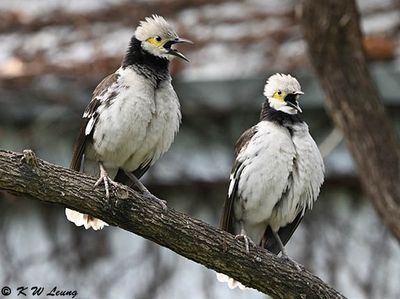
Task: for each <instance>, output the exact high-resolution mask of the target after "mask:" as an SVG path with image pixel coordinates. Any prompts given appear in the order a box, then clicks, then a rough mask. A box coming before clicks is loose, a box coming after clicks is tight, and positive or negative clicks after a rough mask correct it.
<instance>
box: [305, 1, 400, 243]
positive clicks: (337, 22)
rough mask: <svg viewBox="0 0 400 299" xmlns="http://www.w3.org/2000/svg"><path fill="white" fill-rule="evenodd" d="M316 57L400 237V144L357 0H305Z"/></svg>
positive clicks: (375, 199) (363, 174)
mask: <svg viewBox="0 0 400 299" xmlns="http://www.w3.org/2000/svg"><path fill="white" fill-rule="evenodd" d="M301 11H302V16H301V19H302V24H303V29H304V36H305V39H306V40H307V43H308V50H309V54H310V59H311V61H312V64H313V66H314V68H315V70H316V73H317V75H318V77H319V80H320V83H321V85H322V88H323V90H324V92H325V95H326V103H327V106H328V109H329V112H330V114H331V116H332V118H333V121H334V122H335V125H336V126H337V127H338V128H340V129H341V130H342V131H343V134H344V136H345V139H346V141H347V144H348V146H349V148H350V150H351V152H352V155H353V157H354V159H355V161H356V163H357V166H358V172H359V176H360V179H361V183H362V185H363V188H364V190H365V191H366V193H367V195H368V196H369V198H370V199H371V200H372V203H373V205H374V206H375V208H376V210H377V212H378V214H379V215H380V217H381V219H382V221H383V222H384V223H385V225H386V226H387V227H388V228H389V229H390V231H391V232H392V233H393V235H394V236H395V237H396V238H397V239H398V240H400V184H399V182H400V145H399V141H398V136H397V135H396V131H395V128H394V126H393V124H392V123H391V122H390V120H389V118H388V115H387V114H386V113H385V109H384V106H383V103H382V101H381V99H380V96H379V94H378V92H377V89H376V87H375V85H374V82H373V81H372V79H371V76H370V74H369V71H368V65H367V61H366V57H365V53H364V49H363V45H362V34H361V30H360V25H359V14H358V11H357V7H356V4H355V1H354V0H321V1H313V0H303V2H302V10H301Z"/></svg>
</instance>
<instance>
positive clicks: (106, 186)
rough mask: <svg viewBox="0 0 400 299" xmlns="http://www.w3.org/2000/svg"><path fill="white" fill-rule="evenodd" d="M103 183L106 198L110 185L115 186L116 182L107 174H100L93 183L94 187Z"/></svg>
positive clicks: (108, 195) (108, 196)
mask: <svg viewBox="0 0 400 299" xmlns="http://www.w3.org/2000/svg"><path fill="white" fill-rule="evenodd" d="M102 183H103V184H104V189H105V190H106V198H107V199H109V198H110V186H117V183H116V182H114V181H113V180H112V179H111V178H110V177H109V176H107V175H102V176H100V178H99V179H98V180H97V181H96V183H95V184H94V188H95V187H97V186H99V185H100V184H102Z"/></svg>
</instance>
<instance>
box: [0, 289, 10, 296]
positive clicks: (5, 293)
mask: <svg viewBox="0 0 400 299" xmlns="http://www.w3.org/2000/svg"><path fill="white" fill-rule="evenodd" d="M1 294H2V295H3V296H9V295H11V289H10V288H9V287H3V288H2V289H1Z"/></svg>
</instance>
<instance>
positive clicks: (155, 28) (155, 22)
mask: <svg viewBox="0 0 400 299" xmlns="http://www.w3.org/2000/svg"><path fill="white" fill-rule="evenodd" d="M155 36H161V37H163V38H176V37H178V35H177V34H176V32H175V31H174V29H173V28H172V26H171V25H170V24H168V22H167V21H166V20H165V19H164V18H163V17H161V16H158V15H152V16H151V17H146V18H145V19H144V21H140V23H139V26H138V27H137V29H136V32H135V37H136V38H137V39H138V40H140V41H145V40H147V39H148V38H150V37H155Z"/></svg>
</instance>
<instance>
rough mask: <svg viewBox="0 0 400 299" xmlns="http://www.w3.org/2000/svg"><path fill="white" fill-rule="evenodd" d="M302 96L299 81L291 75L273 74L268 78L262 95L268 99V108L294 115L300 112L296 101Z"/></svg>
mask: <svg viewBox="0 0 400 299" xmlns="http://www.w3.org/2000/svg"><path fill="white" fill-rule="evenodd" d="M302 94H304V93H303V92H302V91H301V86H300V83H299V81H297V79H296V78H294V77H292V76H291V75H285V74H279V73H277V74H275V75H272V76H271V77H269V78H268V80H267V82H266V84H265V87H264V95H265V96H266V97H267V98H268V102H269V104H270V106H271V107H272V108H274V109H276V110H279V111H282V112H285V113H288V114H296V113H297V112H302V111H301V109H300V107H299V104H298V99H299V97H300V95H302Z"/></svg>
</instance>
